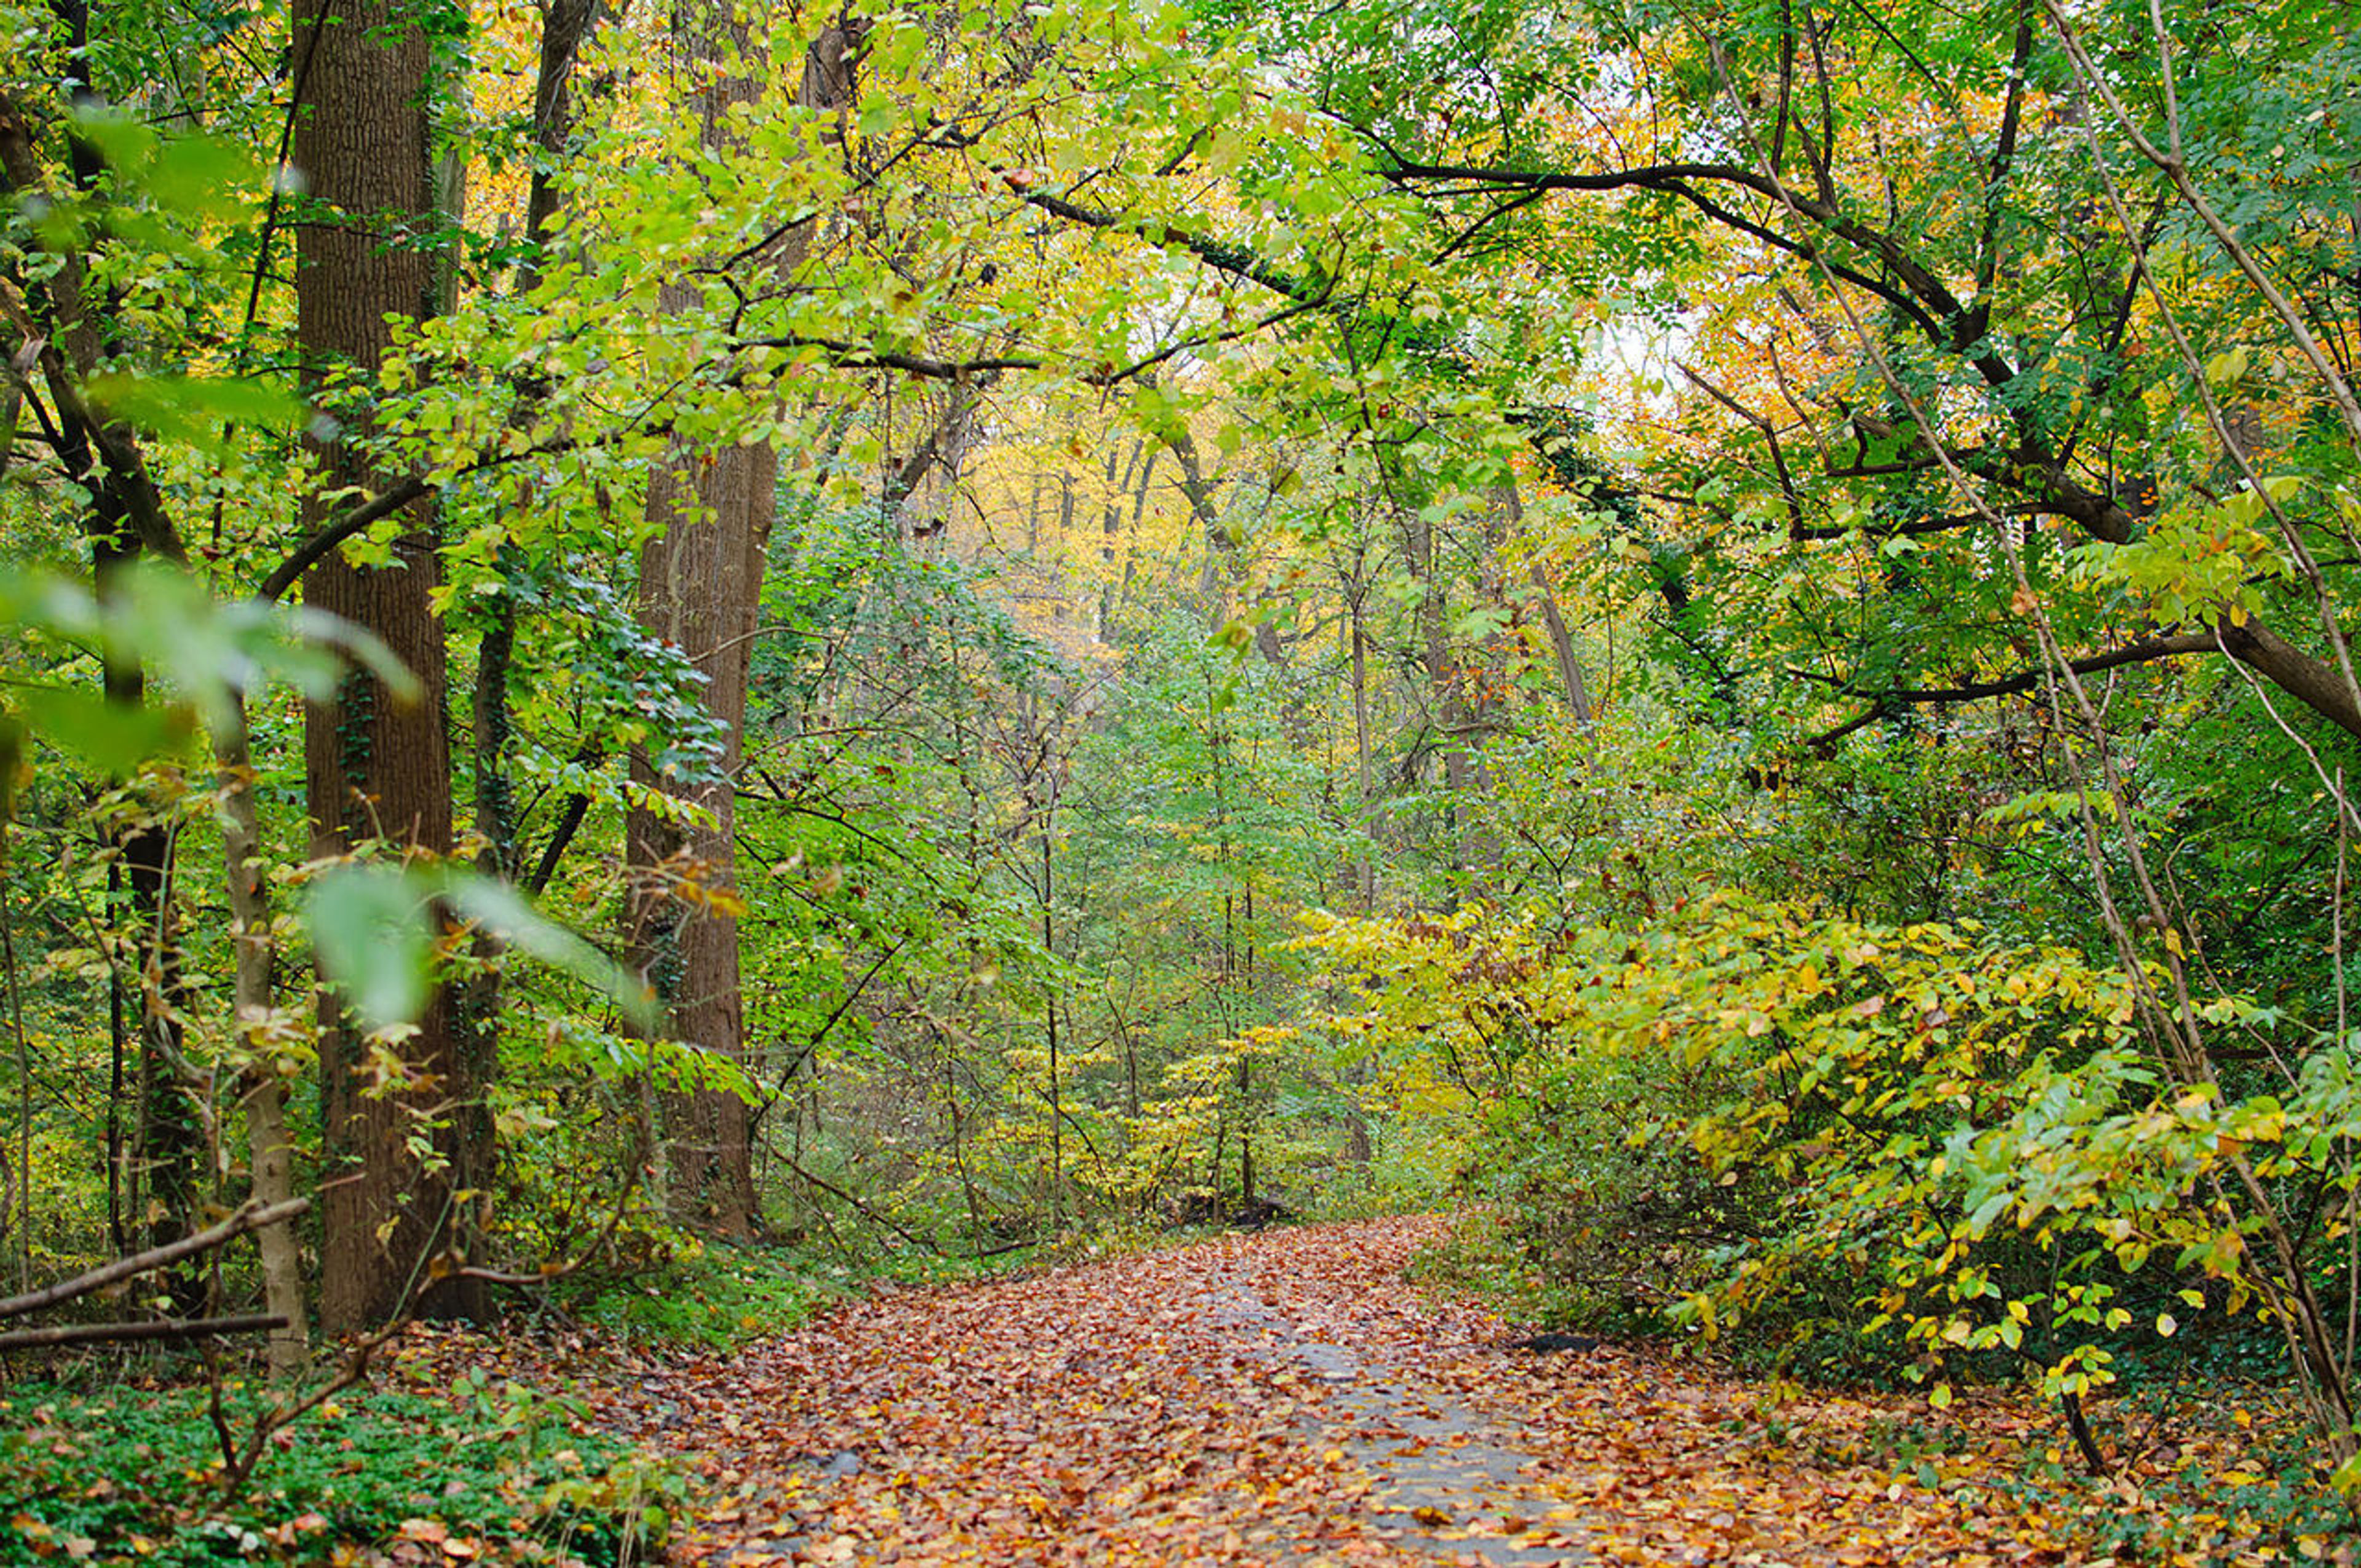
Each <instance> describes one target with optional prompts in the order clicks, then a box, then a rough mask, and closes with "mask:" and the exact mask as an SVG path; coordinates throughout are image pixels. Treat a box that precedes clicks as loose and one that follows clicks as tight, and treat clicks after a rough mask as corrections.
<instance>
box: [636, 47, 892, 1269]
mask: <svg viewBox="0 0 2361 1568" xmlns="http://www.w3.org/2000/svg"><path fill="white" fill-rule="evenodd" d="M684 26H685V27H686V36H685V37H684V38H682V39H681V40H680V43H681V47H682V49H683V50H684V52H685V53H686V54H688V55H689V56H691V57H692V58H693V59H696V60H705V61H712V60H723V59H726V58H728V57H729V56H730V53H732V52H733V51H737V52H741V53H742V52H743V51H745V50H748V49H751V48H752V47H753V40H752V38H751V37H750V36H749V34H748V31H747V29H745V28H744V27H741V25H740V24H739V23H738V22H737V21H736V20H735V18H734V17H733V16H731V14H730V9H729V7H728V5H725V4H720V3H719V0H713V4H712V5H711V6H710V8H708V9H706V10H704V11H701V12H700V13H699V14H698V15H697V16H693V17H689V18H686V20H685V22H684ZM851 41H852V40H851V38H849V37H848V35H847V34H846V33H845V32H844V31H843V30H840V29H835V28H831V29H829V31H828V32H826V33H823V34H822V35H821V36H820V37H819V38H818V39H817V40H816V41H815V42H814V43H813V44H812V47H811V49H810V51H809V52H808V54H807V57H806V60H805V64H804V73H803V84H802V87H801V90H800V92H799V93H798V99H799V102H801V103H802V104H804V105H805V106H806V107H809V108H818V109H834V108H841V107H842V106H844V105H845V104H849V103H850V102H851V61H850V60H848V58H847V56H848V53H849V52H850V50H849V46H850V44H851ZM704 79H705V80H706V81H707V82H708V83H709V84H708V86H707V87H706V88H705V89H704V102H703V104H701V105H700V107H701V109H702V111H703V114H704V120H705V139H706V143H707V145H708V146H709V147H719V146H721V145H723V144H724V142H725V139H726V137H727V135H728V132H727V129H726V124H725V121H726V115H727V112H728V110H729V108H730V105H731V104H735V103H739V102H742V101H743V100H744V99H745V98H747V97H748V96H749V95H751V93H752V92H753V91H754V90H755V84H754V83H753V82H750V81H748V80H746V79H744V78H739V77H732V76H727V75H715V76H708V77H705V78H704ZM809 239H810V231H809V225H797V226H796V227H795V228H793V229H790V230H789V231H788V232H786V233H785V235H783V236H781V237H780V239H779V241H778V242H777V243H776V245H775V246H774V247H772V248H771V249H770V250H769V251H768V252H767V253H766V254H765V255H764V257H763V258H762V259H761V260H760V261H759V262H757V263H753V264H752V265H758V266H762V267H766V268H769V269H773V270H774V271H775V272H778V273H788V272H792V271H793V270H794V269H796V268H797V267H799V266H800V265H801V264H802V261H803V258H804V256H805V254H806V251H807V246H808V244H809ZM699 302H700V296H699V295H698V294H697V293H696V292H694V291H692V290H690V289H689V288H687V287H686V286H675V287H672V288H668V289H667V290H666V291H665V294H664V308H665V309H666V310H668V311H686V310H691V309H694V308H696V307H697V304H698V303H699ZM778 467H779V465H778V455H777V454H776V452H775V451H774V450H773V449H772V447H771V446H770V445H769V444H767V443H757V444H752V445H745V444H730V445H726V446H722V447H719V448H716V449H712V450H696V449H688V448H684V449H680V450H677V451H675V453H674V454H673V457H672V461H671V462H669V463H668V464H667V465H666V466H665V467H664V470H663V471H661V472H659V473H658V474H656V475H655V476H653V477H652V478H651V480H650V482H649V486H648V518H649V521H650V522H651V523H653V524H654V525H655V526H656V527H657V528H659V529H660V530H661V531H662V532H658V533H657V534H656V535H655V536H654V537H653V538H652V539H650V540H649V542H648V543H647V544H646V545H645V546H643V547H642V551H641V554H640V604H639V609H640V620H641V623H642V625H644V626H646V627H647V628H648V629H649V630H651V631H653V632H655V633H656V634H657V635H659V636H661V637H664V638H665V639H667V640H668V641H671V642H672V643H674V644H675V646H677V647H679V648H680V649H681V650H683V651H684V652H686V654H687V655H688V657H689V659H690V660H691V661H692V662H693V663H695V664H696V666H697V670H698V672H699V673H700V674H703V675H704V676H705V678H706V683H707V684H706V687H705V700H706V704H707V706H708V709H709V710H710V711H711V712H712V714H713V716H714V718H717V719H719V720H720V721H721V723H722V724H723V726H724V727H725V728H726V730H727V740H726V741H725V744H724V751H723V754H722V757H721V759H720V773H721V778H720V780H719V782H716V783H709V784H696V785H689V786H674V785H671V784H664V781H660V780H658V779H656V778H655V777H654V775H653V773H652V772H651V771H650V770H649V768H648V767H647V765H646V762H645V761H644V759H636V760H635V761H634V762H633V776H634V777H635V778H636V779H638V780H639V782H641V783H642V784H648V785H652V786H653V785H658V784H664V787H665V788H667V789H668V790H670V791H671V793H674V794H675V795H680V796H682V797H684V798H686V799H687V800H689V801H691V802H693V803H694V804H695V805H696V806H699V807H701V808H702V810H703V812H704V813H705V819H704V820H702V821H699V822H697V823H696V824H694V825H690V824H685V823H683V822H681V821H679V820H677V819H676V818H675V817H673V816H672V815H671V814H664V815H660V814H657V813H654V812H651V811H646V810H635V811H633V812H632V813H631V817H630V820H629V821H628V823H627V824H626V827H625V849H626V857H627V859H628V861H629V863H630V865H631V872H632V877H631V883H632V890H633V891H632V911H631V948H632V950H633V955H634V958H635V959H636V960H637V961H638V963H639V964H640V966H641V968H642V973H644V974H645V975H646V976H647V977H648V979H649V981H651V982H652V984H653V986H654V988H655V991H656V994H657V996H658V998H659V1000H660V1001H661V1002H662V1003H664V1007H665V1009H666V1012H667V1014H668V1017H669V1023H670V1029H671V1032H672V1034H673V1036H674V1037H675V1038H677V1039H680V1040H683V1041H686V1042H687V1043H688V1044H691V1045H694V1046H697V1047H701V1048H703V1049H706V1050H709V1051H712V1052H714V1053H716V1054H717V1055H720V1056H723V1057H726V1058H730V1060H732V1061H737V1062H741V1063H743V1062H744V1059H745V1013H744V1006H743V1003H742V1001H741V997H740V994H739V981H738V922H737V919H736V916H735V915H734V914H733V913H732V912H733V910H734V909H735V907H736V904H737V887H736V875H735V872H734V867H733V860H734V851H735V840H736V828H737V808H736V783H735V781H736V777H737V773H738V771H739V769H740V767H741V763H742V762H743V761H744V745H745V741H744V729H745V722H746V687H747V671H748V664H749V661H750V660H751V658H752V652H753V641H754V629H755V612H756V609H757V607H758V603H759V598H760V595H761V592H762V584H763V563H764V561H765V559H766V557H767V554H768V546H769V543H770V534H771V526H772V521H773V520H774V517H775V516H776V514H777V487H778ZM657 1105H658V1112H659V1114H660V1115H661V1117H662V1120H663V1123H664V1125H663V1129H662V1131H663V1135H664V1152H663V1161H662V1165H663V1171H664V1203H665V1206H666V1208H667V1209H668V1210H669V1211H670V1212H671V1213H672V1215H673V1216H674V1218H675V1219H677V1220H679V1221H681V1222H683V1223H688V1224H693V1225H697V1226H698V1227H700V1228H703V1229H708V1230H711V1231H714V1232H717V1233H719V1234H724V1235H746V1234H752V1231H753V1230H754V1228H755V1226H756V1224H757V1222H758V1214H757V1211H756V1206H755V1198H754V1179H753V1156H752V1119H751V1116H750V1114H749V1110H748V1107H747V1105H746V1103H745V1102H744V1101H742V1100H741V1099H740V1098H739V1097H738V1096H737V1095H736V1094H734V1093H730V1092H729V1091H722V1090H713V1089H699V1090H692V1091H679V1092H667V1093H664V1094H663V1095H661V1096H660V1097H659V1098H658V1102H657Z"/></svg>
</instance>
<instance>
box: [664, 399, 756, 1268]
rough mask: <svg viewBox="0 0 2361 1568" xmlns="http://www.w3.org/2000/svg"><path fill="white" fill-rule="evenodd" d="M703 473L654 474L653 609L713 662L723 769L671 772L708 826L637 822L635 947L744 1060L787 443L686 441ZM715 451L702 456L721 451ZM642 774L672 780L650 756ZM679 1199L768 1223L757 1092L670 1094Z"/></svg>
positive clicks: (708, 664)
mask: <svg viewBox="0 0 2361 1568" xmlns="http://www.w3.org/2000/svg"><path fill="white" fill-rule="evenodd" d="M683 455H684V456H686V457H687V458H688V459H689V461H690V463H691V464H692V465H693V467H692V477H686V480H685V478H684V476H682V475H680V474H677V473H672V472H666V473H662V474H659V475H657V476H656V477H654V478H653V480H652V481H651V483H650V484H649V487H648V515H649V517H650V518H651V520H662V521H663V522H664V532H662V533H659V534H657V535H656V536H654V537H653V538H652V539H650V540H649V541H648V543H647V544H646V545H645V546H644V547H643V548H642V550H641V553H640V620H641V622H642V624H643V625H645V626H646V627H647V628H648V629H649V630H652V631H653V632H655V633H656V634H657V635H659V636H661V637H664V638H665V639H667V640H668V641H672V642H673V643H675V645H677V646H678V647H680V648H682V649H684V650H685V651H686V652H687V654H688V656H689V657H690V659H691V660H693V661H694V662H695V663H696V665H697V670H698V672H699V673H700V674H703V675H704V676H705V678H706V682H707V685H706V687H705V700H706V703H707V706H708V707H709V708H710V709H711V711H712V713H713V715H714V717H715V718H719V720H720V721H721V722H722V723H723V724H725V725H727V726H728V727H729V735H728V740H727V741H726V743H725V749H724V751H723V753H722V756H721V759H720V769H721V773H722V775H723V776H722V779H721V781H720V782H719V783H713V784H697V785H691V786H686V787H681V786H668V787H670V792H671V793H672V794H674V795H678V796H681V797H684V798H686V800H688V801H690V802H692V803H693V804H695V805H696V806H698V807H700V808H701V809H702V810H703V811H704V812H705V813H707V814H708V817H707V819H706V820H704V821H701V822H698V823H697V824H695V825H694V826H687V825H684V824H682V823H680V822H677V821H675V820H673V819H672V818H670V817H668V816H660V815H658V814H656V813H654V812H651V811H645V810H636V811H633V812H632V813H631V819H630V822H629V824H628V827H627V829H626V851H627V855H628V858H629V860H630V863H631V868H632V872H633V878H632V883H633V889H634V899H635V904H636V910H635V914H634V917H633V921H632V927H633V930H632V937H633V940H632V948H633V949H634V954H635V957H636V958H637V959H638V960H639V962H640V963H641V965H642V972H643V973H645V974H646V975H647V977H648V979H649V981H650V982H651V983H652V984H653V986H654V988H655V992H656V994H657V997H658V998H659V1000H661V1001H662V1003H664V1008H665V1011H666V1014H667V1016H668V1018H669V1022H670V1028H671V1032H672V1034H673V1036H675V1038H677V1039H681V1040H684V1041H686V1042H687V1043H689V1044H691V1045H694V1046H697V1047H700V1048H702V1049H705V1050H708V1051H712V1052H714V1053H715V1054H716V1055H719V1056H722V1057H726V1058H729V1059H730V1060H732V1061H742V1060H743V1059H744V1055H745V1017H744V1009H743V1007H742V1005H741V1000H740V997H739V990H738V922H737V919H736V917H735V916H734V915H732V914H731V912H730V911H731V909H732V908H733V907H734V904H735V900H736V895H737V886H736V877H735V875H734V872H733V870H732V861H733V854H734V843H735V839H736V828H737V805H736V788H735V784H734V780H735V778H736V775H737V773H738V769H739V766H740V764H741V762H742V761H743V738H742V730H743V728H744V725H745V720H746V675H747V652H748V649H749V647H750V645H751V643H752V634H753V630H754V611H755V601H756V595H757V592H758V590H759V588H760V586H761V583H762V580H763V558H764V554H765V548H764V547H765V545H766V544H767V543H768V541H769V537H770V524H771V518H772V516H773V514H774V510H775V508H776V499H775V497H776V485H777V478H778V457H777V455H776V454H775V453H774V451H773V450H772V449H771V448H770V447H769V446H767V445H753V446H736V445H732V446H727V447H723V448H720V449H719V450H718V451H715V452H712V453H710V454H702V455H699V454H683ZM708 458H709V460H701V459H708ZM632 773H633V777H634V778H635V779H637V780H638V781H639V782H640V783H641V784H647V785H655V784H658V783H659V782H660V781H658V780H657V779H656V777H655V776H654V774H653V772H652V771H651V770H650V769H649V768H648V766H647V764H646V762H644V760H635V761H634V762H633V766H632ZM661 1105H662V1113H663V1119H664V1128H663V1133H664V1173H665V1191H664V1201H665V1205H666V1207H667V1208H668V1209H669V1210H670V1211H671V1212H672V1214H673V1217H674V1218H675V1219H677V1220H679V1221H681V1222H683V1223H689V1224H695V1225H698V1226H700V1227H704V1228H708V1229H711V1230H714V1231H718V1232H719V1233H721V1234H726V1235H743V1234H749V1233H751V1232H752V1229H753V1227H754V1223H755V1205H754V1178H753V1165H752V1152H751V1149H750V1147H749V1134H750V1127H749V1124H748V1113H747V1106H746V1102H744V1101H742V1100H741V1099H740V1098H739V1097H738V1096H737V1095H736V1094H733V1093H730V1092H728V1091H722V1090H712V1089H703V1090H694V1091H684V1092H675V1093H667V1094H665V1095H664V1096H663V1097H662V1101H661Z"/></svg>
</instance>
